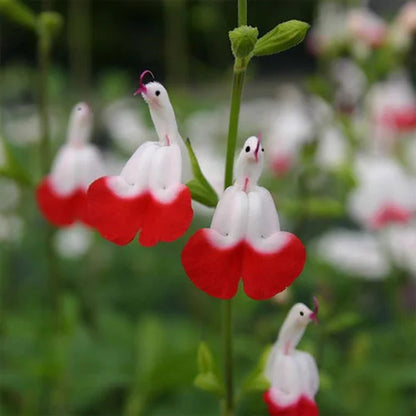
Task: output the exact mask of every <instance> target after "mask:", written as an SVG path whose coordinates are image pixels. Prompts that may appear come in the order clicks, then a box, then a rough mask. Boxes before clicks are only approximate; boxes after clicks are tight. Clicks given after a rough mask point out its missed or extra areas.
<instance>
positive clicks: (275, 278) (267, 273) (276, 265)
mask: <svg viewBox="0 0 416 416" xmlns="http://www.w3.org/2000/svg"><path fill="white" fill-rule="evenodd" d="M282 233H283V231H282ZM284 234H286V237H287V241H286V242H285V244H284V245H283V246H282V247H280V248H279V249H278V250H277V251H275V252H271V253H267V252H266V253H262V252H260V251H258V250H256V249H254V248H253V247H251V246H250V245H249V244H248V243H245V249H244V263H243V272H242V274H243V276H242V277H243V281H244V291H245V292H246V293H247V295H248V296H250V297H251V298H252V299H256V300H262V299H269V298H271V297H272V296H274V295H276V294H277V293H279V292H281V291H283V290H284V289H285V288H286V287H288V286H289V285H290V284H291V283H292V282H293V281H294V280H295V279H296V278H297V277H298V276H299V274H300V273H301V272H302V270H303V266H304V265H305V260H306V251H305V247H304V246H303V244H302V242H301V241H300V240H299V239H298V238H297V237H296V236H295V235H294V234H291V233H287V232H284Z"/></svg>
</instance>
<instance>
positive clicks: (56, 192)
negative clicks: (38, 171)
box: [36, 103, 103, 227]
mask: <svg viewBox="0 0 416 416" xmlns="http://www.w3.org/2000/svg"><path fill="white" fill-rule="evenodd" d="M91 128H92V113H91V110H90V108H89V107H88V105H87V104H85V103H79V104H77V105H76V106H75V107H74V109H73V110H72V113H71V117H70V120H69V129H68V139H67V143H66V144H65V145H64V146H63V147H62V148H61V149H60V150H59V152H58V154H57V156H56V158H55V160H54V162H53V165H52V169H51V173H50V174H49V175H48V176H47V177H45V178H44V179H43V180H42V182H41V183H40V184H39V185H38V187H37V188H36V201H37V203H38V207H39V210H40V211H41V212H42V214H43V215H44V217H45V218H46V219H47V220H48V221H49V222H51V223H52V224H54V225H56V226H58V227H66V226H69V225H71V224H73V223H74V222H76V221H81V222H83V223H84V224H86V225H88V226H93V221H92V219H91V217H90V216H89V214H88V206H87V188H88V186H89V185H90V183H91V182H92V181H93V180H94V179H96V178H98V177H99V176H101V175H102V174H103V165H102V161H101V156H100V154H99V152H98V150H97V148H96V147H95V146H93V145H91V144H88V140H89V138H90V135H91Z"/></svg>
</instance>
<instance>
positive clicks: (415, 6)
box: [396, 1, 416, 33]
mask: <svg viewBox="0 0 416 416" xmlns="http://www.w3.org/2000/svg"><path fill="white" fill-rule="evenodd" d="M396 21H397V27H400V28H402V29H403V30H405V31H406V32H408V33H415V32H416V1H409V2H408V3H405V4H404V5H403V6H402V7H401V8H400V10H399V13H398V14H397V17H396Z"/></svg>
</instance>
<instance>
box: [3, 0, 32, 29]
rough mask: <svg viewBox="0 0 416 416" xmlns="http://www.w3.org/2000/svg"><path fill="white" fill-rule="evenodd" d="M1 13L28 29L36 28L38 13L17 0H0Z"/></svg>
mask: <svg viewBox="0 0 416 416" xmlns="http://www.w3.org/2000/svg"><path fill="white" fill-rule="evenodd" d="M0 14H1V15H3V16H6V17H7V18H9V19H10V20H12V21H13V22H15V23H17V24H19V25H20V26H24V27H26V28H28V29H33V30H36V15H35V13H33V11H32V10H31V9H30V8H29V7H26V5H24V4H22V3H21V2H19V1H17V0H0Z"/></svg>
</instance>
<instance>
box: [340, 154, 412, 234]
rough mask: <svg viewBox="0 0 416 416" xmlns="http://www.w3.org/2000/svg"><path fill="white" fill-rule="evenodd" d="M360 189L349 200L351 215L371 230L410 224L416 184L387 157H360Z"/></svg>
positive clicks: (353, 192)
mask: <svg viewBox="0 0 416 416" xmlns="http://www.w3.org/2000/svg"><path fill="white" fill-rule="evenodd" d="M356 171H357V178H358V180H359V186H358V187H357V188H356V189H354V190H353V191H352V192H351V194H350V195H349V198H348V208H349V212H350V215H351V216H352V217H353V218H354V219H355V220H357V221H358V222H359V223H361V224H362V225H363V226H364V227H366V228H369V229H373V230H374V229H381V228H384V227H386V226H387V225H390V224H392V223H402V224H406V223H408V222H409V221H410V220H411V218H412V216H413V215H414V213H415V212H416V195H415V192H414V189H416V180H415V178H414V177H413V176H411V175H409V174H408V173H407V172H405V171H404V169H403V168H402V167H401V166H400V165H399V164H398V163H397V162H396V161H395V160H394V159H391V158H387V157H368V156H363V155H361V156H359V157H358V158H357V163H356Z"/></svg>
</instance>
